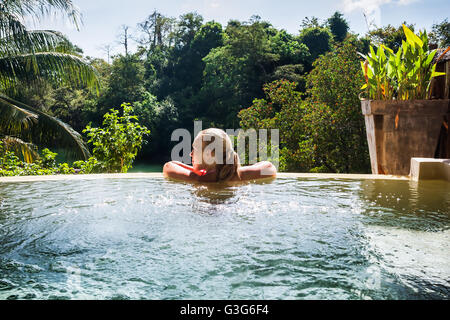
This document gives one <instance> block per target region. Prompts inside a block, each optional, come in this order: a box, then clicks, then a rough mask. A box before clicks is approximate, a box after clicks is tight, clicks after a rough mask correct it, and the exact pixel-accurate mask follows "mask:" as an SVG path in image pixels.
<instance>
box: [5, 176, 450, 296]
mask: <svg viewBox="0 0 450 320" xmlns="http://www.w3.org/2000/svg"><path fill="white" fill-rule="evenodd" d="M449 208H450V183H448V182H443V181H422V182H420V183H415V182H410V181H390V180H347V179H326V180H325V179H294V178H281V179H277V180H276V181H273V182H271V183H259V184H248V185H243V186H236V187H227V188H207V187H200V186H193V185H190V184H183V183H175V182H171V181H166V180H164V179H162V178H153V179H143V178H137V179H96V180H72V181H64V180H62V181H45V182H44V181H37V182H20V183H2V184H0V299H448V298H449V297H450V259H449V256H448V253H449V252H450V250H449V249H450V248H449V247H450V241H449V240H450V232H449V229H450V228H449V227H450V213H449Z"/></svg>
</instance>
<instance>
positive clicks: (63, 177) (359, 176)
mask: <svg viewBox="0 0 450 320" xmlns="http://www.w3.org/2000/svg"><path fill="white" fill-rule="evenodd" d="M136 178H163V175H162V173H160V172H151V173H111V174H76V175H48V176H15V177H0V183H6V182H37V181H65V180H100V179H136ZM277 178H294V179H295V178H302V179H305V178H310V179H351V180H410V177H409V176H392V175H374V174H337V173H285V172H283V173H278V174H277Z"/></svg>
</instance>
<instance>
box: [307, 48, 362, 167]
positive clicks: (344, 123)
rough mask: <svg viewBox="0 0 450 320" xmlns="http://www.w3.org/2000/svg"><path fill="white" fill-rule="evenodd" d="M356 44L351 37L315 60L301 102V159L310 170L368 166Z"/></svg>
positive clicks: (360, 77) (360, 78)
mask: <svg viewBox="0 0 450 320" xmlns="http://www.w3.org/2000/svg"><path fill="white" fill-rule="evenodd" d="M359 69H360V66H359V59H358V56H357V54H356V48H355V46H354V44H353V43H351V42H350V41H345V42H344V43H343V45H342V46H340V47H339V48H337V49H336V50H335V51H333V52H329V53H327V54H325V55H324V56H323V57H321V58H319V59H318V60H317V61H316V62H315V63H314V70H313V71H312V72H311V73H310V74H309V76H308V87H309V89H308V94H309V97H308V98H307V99H306V101H305V103H304V113H305V116H304V118H303V123H304V124H305V128H304V129H305V135H306V139H304V140H303V141H302V142H301V148H305V149H304V150H305V152H304V153H303V152H302V156H303V158H304V159H303V161H306V163H308V164H309V163H311V164H312V168H311V169H313V170H319V171H323V170H326V171H328V172H339V173H350V172H360V173H363V172H368V171H369V169H370V162H369V155H368V148H367V142H366V133H365V125H364V118H363V116H362V114H361V108H360V102H359V98H358V93H359V90H358V88H359V87H360V86H361V84H362V83H363V77H362V76H361V74H360V71H359Z"/></svg>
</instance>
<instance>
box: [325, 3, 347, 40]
mask: <svg viewBox="0 0 450 320" xmlns="http://www.w3.org/2000/svg"><path fill="white" fill-rule="evenodd" d="M327 22H328V26H329V27H330V31H331V33H332V34H333V39H334V40H335V41H337V42H342V41H344V39H345V37H346V36H347V32H348V29H349V27H348V22H347V21H346V20H345V18H344V16H343V15H342V13H340V12H339V11H336V12H335V13H334V14H333V15H332V16H331V18H329V19H328V21H327Z"/></svg>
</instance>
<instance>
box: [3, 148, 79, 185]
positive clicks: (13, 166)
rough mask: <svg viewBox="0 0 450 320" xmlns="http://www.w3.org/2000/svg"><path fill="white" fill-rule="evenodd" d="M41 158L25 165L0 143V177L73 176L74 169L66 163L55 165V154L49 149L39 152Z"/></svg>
mask: <svg viewBox="0 0 450 320" xmlns="http://www.w3.org/2000/svg"><path fill="white" fill-rule="evenodd" d="M41 152H42V154H41V156H40V157H39V158H38V159H37V160H36V161H35V162H34V163H26V162H23V161H21V160H20V159H19V157H18V156H16V155H15V153H14V152H12V151H8V150H7V149H6V148H5V146H4V145H3V143H1V142H0V176H3V177H4V176H6V177H10V176H35V175H50V174H73V173H75V170H74V168H71V167H69V165H68V164H67V163H61V164H56V161H55V158H56V156H57V153H55V152H51V151H50V150H49V149H44V150H42V151H41Z"/></svg>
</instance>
